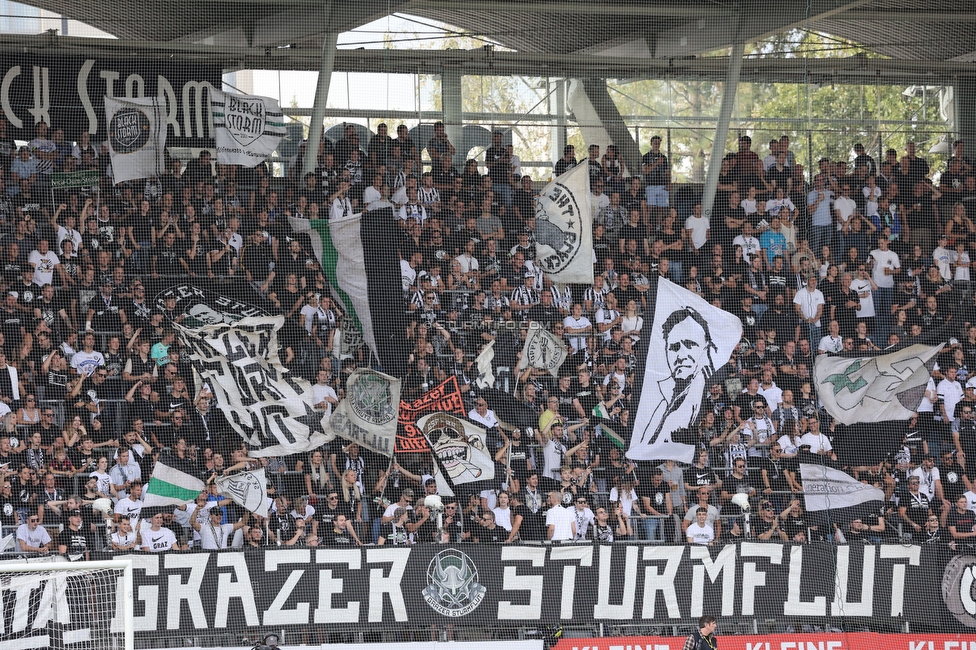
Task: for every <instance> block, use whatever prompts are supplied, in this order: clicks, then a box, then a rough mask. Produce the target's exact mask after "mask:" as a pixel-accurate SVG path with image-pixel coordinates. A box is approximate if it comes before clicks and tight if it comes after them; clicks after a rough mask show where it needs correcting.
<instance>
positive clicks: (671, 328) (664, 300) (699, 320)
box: [627, 278, 742, 463]
mask: <svg viewBox="0 0 976 650" xmlns="http://www.w3.org/2000/svg"><path fill="white" fill-rule="evenodd" d="M649 300H650V294H649ZM644 318H645V321H651V322H652V323H653V325H652V326H651V335H650V336H647V337H642V338H646V339H647V341H648V343H647V358H646V359H647V360H646V362H645V364H644V375H643V379H642V380H641V382H642V384H641V393H640V406H639V407H638V409H637V415H636V417H635V418H634V432H633V435H632V437H631V439H630V448H629V449H628V450H627V457H628V458H634V459H636V460H652V459H664V458H670V459H674V460H678V461H681V462H683V463H691V462H692V461H693V460H694V459H693V456H694V452H695V444H694V443H695V442H696V441H697V439H698V432H697V430H696V429H695V424H696V422H697V420H698V417H699V414H700V411H701V403H702V397H703V396H704V393H705V390H706V389H707V388H708V384H709V381H710V380H711V377H712V375H713V374H714V373H715V372H716V371H717V370H718V369H719V368H721V367H722V366H723V365H725V364H726V363H728V360H729V358H730V357H731V356H732V350H733V349H734V348H735V346H736V345H738V344H739V341H740V340H741V339H742V323H741V321H739V319H738V317H736V316H735V315H734V314H730V313H729V312H727V311H723V310H721V309H719V308H718V307H715V306H714V305H710V304H709V303H707V302H706V301H705V300H704V299H703V298H701V297H700V296H698V295H697V294H695V293H692V292H691V291H688V290H687V289H685V288H684V287H680V286H678V285H676V284H674V283H673V282H671V281H669V280H666V279H664V278H660V279H659V280H657V295H656V298H655V301H654V307H653V312H651V313H648V314H645V315H644ZM645 331H646V330H645Z"/></svg>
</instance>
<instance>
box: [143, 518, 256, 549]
mask: <svg viewBox="0 0 976 650" xmlns="http://www.w3.org/2000/svg"><path fill="white" fill-rule="evenodd" d="M208 514H209V520H208V521H206V522H204V523H202V524H201V523H200V522H199V521H197V519H196V518H193V519H191V520H190V525H191V526H193V529H194V530H195V531H197V532H198V533H200V548H202V549H204V550H207V551H215V550H218V549H222V548H227V547H228V545H229V540H230V539H231V538H233V536H234V531H236V530H238V529H241V528H243V527H244V526H246V525H247V520H248V518H249V517H250V516H251V513H249V512H245V513H244V517H243V518H242V519H241V520H240V521H238V522H237V523H236V524H222V523H220V521H221V519H222V518H223V516H224V513H223V511H222V510H221V509H220V508H211V509H210V512H209V513H208ZM150 534H151V533H150Z"/></svg>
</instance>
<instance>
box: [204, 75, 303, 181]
mask: <svg viewBox="0 0 976 650" xmlns="http://www.w3.org/2000/svg"><path fill="white" fill-rule="evenodd" d="M210 115H211V117H212V118H213V125H214V140H215V141H216V145H217V146H216V150H217V162H218V163H222V164H225V165H243V166H244V167H255V166H256V165H258V164H259V163H261V162H263V161H264V160H265V159H266V158H267V157H268V156H270V155H271V154H272V153H274V150H275V149H277V148H278V143H279V142H281V138H282V137H284V135H285V121H284V120H285V118H284V115H282V114H281V108H279V107H278V102H277V101H275V100H274V99H272V98H270V97H259V96H255V95H235V94H233V93H223V92H220V91H218V90H211V91H210Z"/></svg>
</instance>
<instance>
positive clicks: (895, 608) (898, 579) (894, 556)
mask: <svg viewBox="0 0 976 650" xmlns="http://www.w3.org/2000/svg"><path fill="white" fill-rule="evenodd" d="M881 559H882V560H908V563H909V564H911V565H912V566H918V565H919V563H920V562H921V561H922V547H921V546H896V545H894V544H892V545H887V544H886V545H885V546H882V547H881ZM905 570H906V567H905V565H904V564H902V563H898V564H895V565H894V566H893V567H891V615H892V616H901V615H903V614H904V613H905ZM930 650H931V649H930Z"/></svg>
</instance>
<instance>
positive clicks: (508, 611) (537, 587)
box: [498, 546, 546, 621]
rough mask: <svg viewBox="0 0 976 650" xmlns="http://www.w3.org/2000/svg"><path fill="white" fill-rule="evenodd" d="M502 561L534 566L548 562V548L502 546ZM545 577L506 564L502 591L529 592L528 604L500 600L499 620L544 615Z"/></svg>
mask: <svg viewBox="0 0 976 650" xmlns="http://www.w3.org/2000/svg"><path fill="white" fill-rule="evenodd" d="M501 559H502V562H505V561H510V562H526V561H527V562H530V563H531V565H532V566H533V567H540V568H541V567H543V566H545V564H546V549H544V548H527V547H521V546H506V547H504V548H502V558H501ZM542 587H543V577H542V575H540V574H535V575H525V574H522V575H520V574H519V572H518V568H517V567H513V566H506V567H505V568H504V573H503V576H502V591H527V592H529V604H528V605H513V604H512V602H511V601H509V600H500V601H499V602H498V620H499V621H513V620H522V619H528V620H538V618H539V617H540V616H541V615H542Z"/></svg>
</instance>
